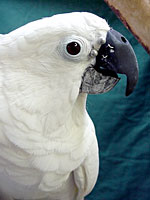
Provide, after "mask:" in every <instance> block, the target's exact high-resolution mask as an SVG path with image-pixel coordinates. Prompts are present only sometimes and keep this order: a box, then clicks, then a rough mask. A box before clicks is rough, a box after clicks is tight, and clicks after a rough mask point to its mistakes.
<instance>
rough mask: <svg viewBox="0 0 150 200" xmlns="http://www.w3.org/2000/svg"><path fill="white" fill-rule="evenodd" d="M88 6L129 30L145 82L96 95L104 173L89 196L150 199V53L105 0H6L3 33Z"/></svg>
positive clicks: (92, 104) (0, 6)
mask: <svg viewBox="0 0 150 200" xmlns="http://www.w3.org/2000/svg"><path fill="white" fill-rule="evenodd" d="M72 11H88V12H92V13H95V14H97V15H99V16H102V17H104V18H105V19H106V20H107V21H108V23H109V24H110V26H112V27H113V28H115V29H116V30H118V31H119V32H121V33H122V34H124V35H125V36H126V37H127V38H128V39H129V41H130V42H131V44H132V45H133V48H134V50H135V53H136V55H137V59H138V62H139V82H138V85H137V87H136V90H135V91H134V93H133V94H132V95H131V96H129V97H125V95H124V94H125V85H126V78H125V77H124V76H121V81H120V82H119V83H118V85H117V86H116V87H115V88H114V89H113V90H112V91H110V92H109V93H107V94H101V95H90V96H89V97H88V101H87V109H88V112H89V114H90V116H91V118H92V119H93V121H94V123H95V127H96V131H97V137H98V141H99V147H100V174H99V178H98V181H97V184H96V186H95V188H94V190H93V191H92V193H91V194H90V195H89V196H88V197H87V198H86V200H150V58H149V55H148V54H147V53H146V51H145V50H144V49H143V48H142V46H141V45H140V44H139V43H138V42H137V41H136V40H135V38H134V37H133V35H132V34H131V33H129V32H128V30H127V29H126V28H125V27H124V26H123V25H122V23H121V22H120V21H119V20H118V19H117V18H116V16H115V15H114V14H113V13H112V11H111V10H110V9H109V8H108V6H107V5H106V4H105V3H104V2H103V0H92V1H90V0H88V1H87V0H84V1H82V0H81V1H79V0H70V1H69V0H60V1H57V0H0V33H8V32H9V31H12V30H14V29H16V28H17V27H20V26H22V25H24V24H26V23H27V22H30V21H33V20H36V19H39V18H42V17H45V16H52V15H53V14H57V13H64V12H72Z"/></svg>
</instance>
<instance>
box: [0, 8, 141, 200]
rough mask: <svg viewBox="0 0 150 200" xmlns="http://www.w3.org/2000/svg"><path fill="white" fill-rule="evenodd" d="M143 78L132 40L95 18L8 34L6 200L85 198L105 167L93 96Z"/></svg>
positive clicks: (2, 132) (0, 78) (2, 57)
mask: <svg viewBox="0 0 150 200" xmlns="http://www.w3.org/2000/svg"><path fill="white" fill-rule="evenodd" d="M117 73H121V74H126V76H127V89H126V95H129V94H130V93H131V92H132V91H133V89H134V87H135V85H136V82H137V79H138V67H137V60H136V57H135V54H134V52H133V49H132V48H131V46H130V44H129V42H128V41H127V39H126V38H125V37H124V36H122V35H121V34H120V33H118V32H117V31H115V30H113V29H112V28H110V27H109V25H108V23H107V22H106V21H105V20H104V19H102V18H100V17H98V16H96V15H94V14H91V13H86V12H81V13H80V12H73V13H68V14H58V15H55V16H52V17H47V18H44V19H40V20H37V21H34V22H31V23H29V24H27V25H25V26H23V27H21V28H18V29H17V30H15V31H12V32H10V33H9V34H6V35H0V102H1V104H0V195H1V198H0V199H1V200H8V199H9V200H14V199H15V200H16V199H17V200H18V199H19V200H31V199H32V200H83V199H84V197H85V196H86V195H87V194H89V193H90V192H91V190H92V189H93V187H94V185H95V183H96V180H97V176H98V170H99V156H98V145H97V139H96V135H95V129H94V125H93V123H92V121H91V119H90V117H89V115H88V113H87V111H86V98H87V94H89V93H90V94H98V93H103V92H107V91H109V90H110V89H112V88H113V87H114V86H115V85H116V84H117V82H118V81H119V77H118V75H117Z"/></svg>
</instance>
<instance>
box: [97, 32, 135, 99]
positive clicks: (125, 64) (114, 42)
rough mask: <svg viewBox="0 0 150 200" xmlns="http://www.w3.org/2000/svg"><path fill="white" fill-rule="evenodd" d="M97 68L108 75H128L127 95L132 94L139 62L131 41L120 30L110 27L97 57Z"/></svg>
mask: <svg viewBox="0 0 150 200" xmlns="http://www.w3.org/2000/svg"><path fill="white" fill-rule="evenodd" d="M94 68H95V70H96V71H98V72H100V73H102V74H103V75H106V76H111V77H116V78H117V77H118V76H117V73H119V74H125V75H126V76H127V87H126V96H128V95H130V94H131V93H132V92H133V90H134V88H135V86H136V83H137V81H138V63H137V59H136V56H135V53H134V51H133V49H132V47H131V45H130V43H129V41H128V40H127V39H126V38H125V37H124V36H123V35H121V34H120V33H119V32H117V31H115V30H113V29H110V30H109V31H108V33H107V38H106V43H105V44H103V45H102V46H101V48H100V50H99V52H98V56H97V57H96V64H95V66H94Z"/></svg>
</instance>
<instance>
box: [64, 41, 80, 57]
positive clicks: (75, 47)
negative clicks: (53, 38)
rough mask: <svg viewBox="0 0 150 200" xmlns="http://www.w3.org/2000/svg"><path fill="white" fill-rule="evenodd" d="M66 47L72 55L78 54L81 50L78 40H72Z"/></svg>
mask: <svg viewBox="0 0 150 200" xmlns="http://www.w3.org/2000/svg"><path fill="white" fill-rule="evenodd" d="M66 49H67V52H68V53H69V54H70V55H77V54H78V53H79V52H80V50H81V47H80V45H79V44H78V43H77V42H71V43H69V44H67V47H66Z"/></svg>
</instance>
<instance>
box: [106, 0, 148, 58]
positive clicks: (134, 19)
mask: <svg viewBox="0 0 150 200" xmlns="http://www.w3.org/2000/svg"><path fill="white" fill-rule="evenodd" d="M104 1H105V2H106V3H107V4H108V5H109V7H110V8H111V9H112V10H113V11H114V12H115V14H116V15H117V16H118V17H119V18H120V20H121V21H122V22H123V24H124V25H125V26H126V27H127V28H128V29H129V30H130V31H131V32H132V33H133V35H134V36H135V37H136V38H137V40H138V41H139V42H140V43H141V44H142V45H143V47H144V48H145V49H146V51H147V52H148V53H149V54H150V0H104Z"/></svg>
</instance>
